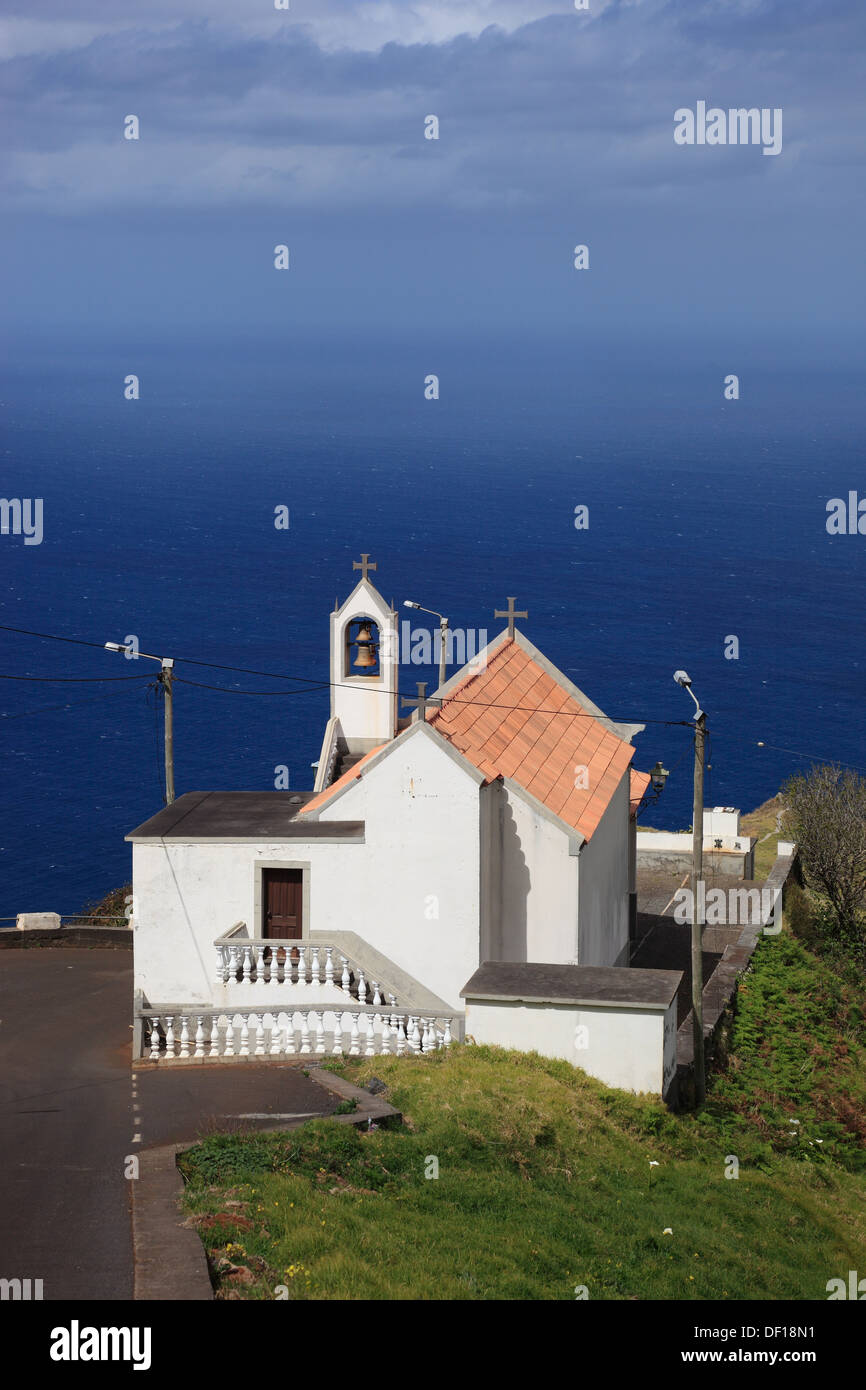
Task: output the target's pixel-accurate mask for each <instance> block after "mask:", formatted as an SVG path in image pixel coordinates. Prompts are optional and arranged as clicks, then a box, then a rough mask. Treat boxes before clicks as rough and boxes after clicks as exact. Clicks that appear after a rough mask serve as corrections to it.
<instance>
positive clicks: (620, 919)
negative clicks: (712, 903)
mask: <svg viewBox="0 0 866 1390" xmlns="http://www.w3.org/2000/svg"><path fill="white" fill-rule="evenodd" d="M629 811H630V801H629V774H628V771H627V770H626V772H625V774H624V776H623V777H622V779H621V781H620V784H619V786H618V787H617V789H616V791H615V792H614V794H613V796H612V797H611V800H610V802H609V803H608V807H607V810H606V811H605V813H604V815H603V816H602V818H601V820H600V822H599V824H598V825H597V827H596V829H595V831H594V833H593V835H592V838H591V839H590V840H589V841H588V842H587V843H586V844H585V845H584V846H583V848H582V850H581V852H580V903H579V926H580V934H579V944H578V953H577V955H578V961H579V964H580V965H627V964H628V892H629V844H628V836H629Z"/></svg>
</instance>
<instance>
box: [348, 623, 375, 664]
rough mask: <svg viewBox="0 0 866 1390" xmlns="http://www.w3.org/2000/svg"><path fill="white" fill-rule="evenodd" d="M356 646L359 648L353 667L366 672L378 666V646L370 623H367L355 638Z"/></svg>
mask: <svg viewBox="0 0 866 1390" xmlns="http://www.w3.org/2000/svg"><path fill="white" fill-rule="evenodd" d="M355 646H356V647H357V648H358V655H357V656H356V658H355V660H354V661H353V663H352V665H353V666H358V667H360V668H361V669H362V670H365V669H366V668H367V667H369V666H375V665H376V644H375V642H374V641H373V637H372V633H371V632H370V625H369V623H365V624H364V625H363V627H362V628H361V629H360V630H359V632H358V636H357V637H356V638H355Z"/></svg>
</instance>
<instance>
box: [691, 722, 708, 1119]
mask: <svg viewBox="0 0 866 1390" xmlns="http://www.w3.org/2000/svg"><path fill="white" fill-rule="evenodd" d="M706 737H707V716H706V715H705V714H704V712H703V710H700V711H699V713H698V716H697V718H696V720H695V797H694V809H693V812H692V816H693V820H692V1029H693V1033H694V1054H695V1104H696V1105H703V1103H704V1101H705V1099H706V1095H707V1078H706V1066H705V1062H704V993H703V990H704V966H703V935H704V923H703V915H704V914H703V903H704V899H703V895H702V894H701V895H700V896H699V894H698V884H699V883H700V882H701V879H702V877H703V871H704V755H705V747H706Z"/></svg>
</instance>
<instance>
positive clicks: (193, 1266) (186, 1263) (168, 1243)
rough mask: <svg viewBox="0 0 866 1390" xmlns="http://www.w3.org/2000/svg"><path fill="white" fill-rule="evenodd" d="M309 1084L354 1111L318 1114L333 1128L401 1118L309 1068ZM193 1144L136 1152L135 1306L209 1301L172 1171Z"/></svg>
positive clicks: (206, 1277)
mask: <svg viewBox="0 0 866 1390" xmlns="http://www.w3.org/2000/svg"><path fill="white" fill-rule="evenodd" d="M309 1076H310V1080H311V1081H315V1082H317V1084H318V1085H319V1086H321V1087H322V1088H323V1089H324V1090H326V1091H330V1092H331V1093H332V1094H333V1095H337V1096H339V1097H340V1099H341V1100H354V1101H355V1102H356V1108H355V1110H353V1111H352V1112H351V1113H350V1114H348V1115H323V1116H321V1117H319V1118H322V1119H331V1120H335V1121H336V1123H337V1124H349V1125H354V1126H355V1127H356V1128H358V1129H369V1128H371V1127H372V1126H373V1125H378V1126H381V1127H383V1128H390V1127H392V1126H394V1125H399V1124H402V1121H403V1116H402V1114H401V1113H400V1111H399V1110H395V1109H394V1107H393V1105H389V1104H388V1102H387V1101H384V1100H381V1099H380V1098H379V1097H378V1096H371V1095H370V1092H369V1091H365V1090H364V1089H363V1088H362V1087H360V1086H354V1085H353V1084H352V1083H351V1082H350V1081H345V1080H344V1079H343V1077H341V1076H335V1075H334V1074H333V1073H332V1072H327V1071H322V1070H321V1068H320V1067H315V1066H312V1067H310V1069H309ZM304 1124H309V1121H308V1120H304V1121H303V1122H302V1123H301V1124H300V1125H291V1126H287V1125H285V1124H282V1125H278V1124H275V1125H268V1126H266V1127H264V1128H262V1129H257V1130H256V1133H257V1134H267V1133H272V1134H273V1133H278V1132H279V1131H280V1130H285V1129H287V1128H292V1129H300V1128H302V1127H303V1125H304ZM198 1142H199V1141H198V1140H193V1141H190V1142H189V1143H184V1144H164V1145H162V1146H161V1147H159V1148H153V1149H142V1150H141V1152H140V1153H139V1155H138V1160H139V1170H138V1179H137V1180H136V1181H134V1182H133V1183H132V1260H133V1293H132V1297H133V1299H134V1300H135V1301H136V1302H154V1301H166V1300H167V1301H171V1302H180V1301H187V1302H189V1301H197V1302H202V1301H210V1300H212V1299H213V1296H214V1294H213V1286H212V1284H211V1280H210V1272H209V1269H208V1262H207V1256H206V1254H205V1248H204V1245H203V1244H202V1241H201V1237H200V1236H199V1234H198V1232H197V1231H196V1230H195V1229H194V1228H193V1227H191V1226H186V1225H184V1221H185V1219H186V1218H185V1217H184V1214H183V1211H182V1209H181V1204H180V1199H181V1194H182V1193H183V1188H184V1183H183V1178H182V1177H181V1175H180V1170H179V1169H178V1166H177V1158H178V1154H182V1153H185V1152H186V1150H187V1149H192V1148H195V1146H196V1144H197V1143H198Z"/></svg>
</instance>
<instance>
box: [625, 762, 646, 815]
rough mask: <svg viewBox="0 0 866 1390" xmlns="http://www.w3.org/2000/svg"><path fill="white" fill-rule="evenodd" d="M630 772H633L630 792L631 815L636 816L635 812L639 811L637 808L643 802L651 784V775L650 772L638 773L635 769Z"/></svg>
mask: <svg viewBox="0 0 866 1390" xmlns="http://www.w3.org/2000/svg"><path fill="white" fill-rule="evenodd" d="M630 772H631V781H630V788H631V790H630V793H629V796H630V800H631V813H632V815H634V814H635V812H636V811H637V808H638V807H639V806H640V803H641V800H642V798H643V794H644V792H645V791H646V789H647V787H648V786H649V784H650V775H649V773H648V772H637V771H636V770H635V769H634V768H631V769H630Z"/></svg>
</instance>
